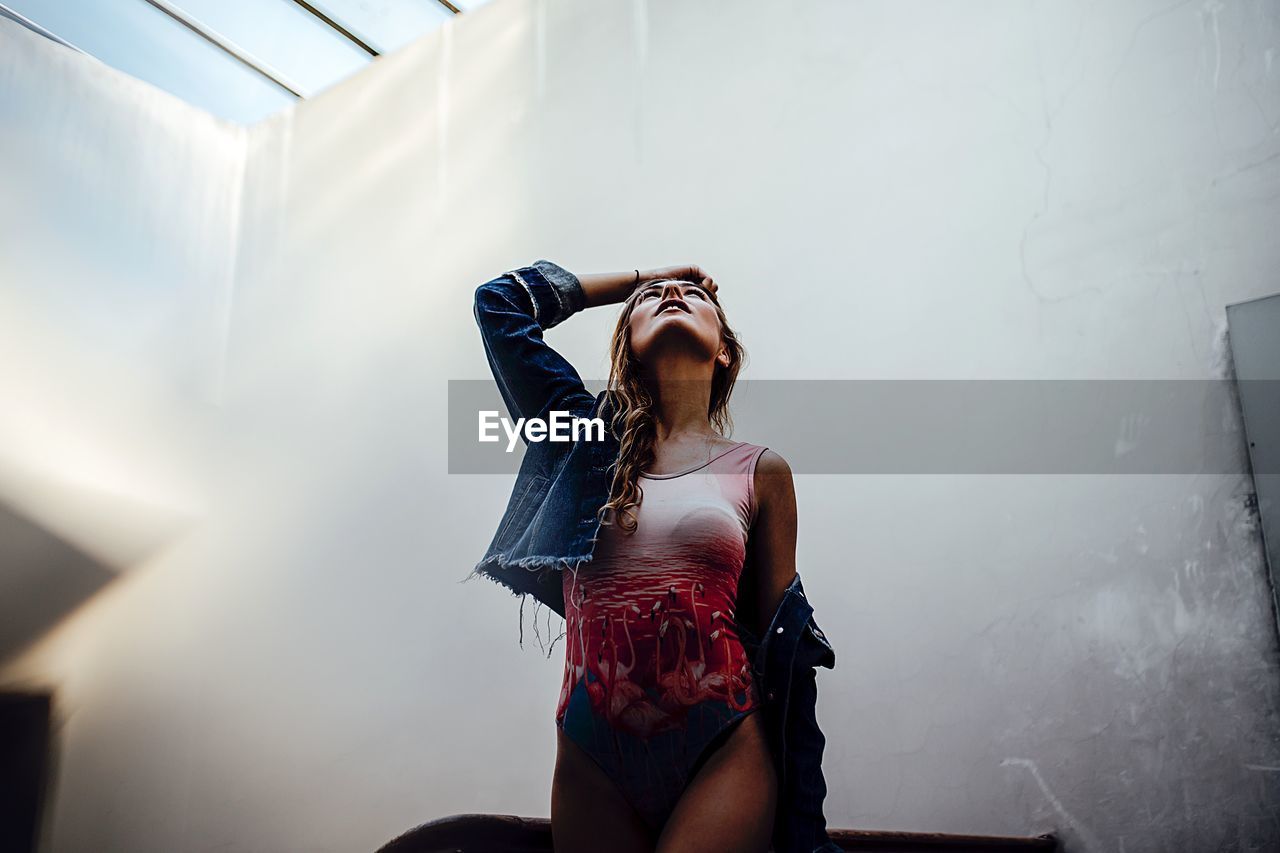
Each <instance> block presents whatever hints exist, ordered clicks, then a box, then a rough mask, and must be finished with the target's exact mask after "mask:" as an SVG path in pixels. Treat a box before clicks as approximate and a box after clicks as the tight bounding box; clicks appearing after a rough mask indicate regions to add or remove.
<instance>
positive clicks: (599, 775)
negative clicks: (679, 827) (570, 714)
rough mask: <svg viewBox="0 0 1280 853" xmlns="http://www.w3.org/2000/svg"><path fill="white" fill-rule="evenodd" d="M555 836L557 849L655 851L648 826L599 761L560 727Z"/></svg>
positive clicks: (565, 852)
mask: <svg viewBox="0 0 1280 853" xmlns="http://www.w3.org/2000/svg"><path fill="white" fill-rule="evenodd" d="M556 741H557V746H556V769H555V775H554V776H553V777H552V780H551V837H552V843H553V844H554V846H555V849H556V853H579V851H583V853H598V851H600V850H610V851H615V850H616V851H618V853H653V842H652V840H651V837H650V835H649V831H648V827H646V826H645V824H644V821H642V820H641V819H640V815H638V814H636V810H635V809H634V808H632V806H631V804H630V803H629V802H627V800H626V798H624V797H623V796H622V792H621V791H620V790H618V786H617V785H616V784H615V783H614V781H613V780H612V779H610V778H609V776H608V775H607V774H606V773H605V772H604V770H603V769H601V767H600V765H599V764H596V762H595V761H594V760H593V759H592V758H591V756H589V755H587V754H586V753H585V752H583V751H582V749H581V747H579V746H578V745H577V744H576V743H574V742H573V741H572V740H570V739H569V737H568V736H567V735H565V733H564V732H563V731H561V730H560V728H559V727H557V728H556Z"/></svg>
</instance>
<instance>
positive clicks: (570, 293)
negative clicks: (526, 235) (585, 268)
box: [532, 260, 587, 328]
mask: <svg viewBox="0 0 1280 853" xmlns="http://www.w3.org/2000/svg"><path fill="white" fill-rule="evenodd" d="M532 266H533V268H534V269H536V270H537V271H538V272H540V273H541V274H542V277H543V278H544V279H546V281H547V283H548V284H550V285H551V288H552V291H553V294H554V296H555V298H556V310H555V311H554V312H552V315H551V317H550V321H549V323H548V325H547V326H546V328H551V326H555V325H558V324H560V323H563V322H564V321H565V320H567V319H569V318H570V317H572V316H573V315H574V314H577V313H578V312H579V311H581V310H582V309H583V308H585V307H586V302H587V296H586V293H585V292H584V291H583V289H582V282H581V281H579V280H578V277H577V276H576V275H574V274H573V273H571V272H569V271H568V270H567V269H565V268H564V267H562V266H560V265H559V264H555V263H552V262H551V261H548V260H537V261H534V262H533V264H532Z"/></svg>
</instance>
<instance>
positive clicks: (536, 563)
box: [458, 554, 592, 658]
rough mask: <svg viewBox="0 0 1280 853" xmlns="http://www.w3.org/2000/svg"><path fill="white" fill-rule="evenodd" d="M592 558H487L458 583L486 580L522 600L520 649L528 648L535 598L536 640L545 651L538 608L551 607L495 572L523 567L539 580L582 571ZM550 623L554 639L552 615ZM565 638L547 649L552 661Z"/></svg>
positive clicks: (550, 611)
mask: <svg viewBox="0 0 1280 853" xmlns="http://www.w3.org/2000/svg"><path fill="white" fill-rule="evenodd" d="M591 556H592V555H590V554H587V555H585V556H581V557H546V556H540V555H534V556H530V557H520V558H518V559H514V560H512V559H510V558H508V557H507V556H506V555H505V554H493V555H491V556H488V557H486V558H484V559H483V560H481V561H480V562H479V563H476V565H475V567H474V568H473V569H472V570H471V571H470V572H468V573H467V575H466V577H464V578H463V579H462V580H460V581H458V583H466V582H467V581H469V580H472V579H473V578H475V577H485V578H488V579H489V580H491V581H494V582H496V583H497V584H499V585H500V586H502V587H504V588H505V589H507V590H508V591H509V592H510V593H511V594H512V595H513V596H516V597H518V598H519V599H520V638H519V645H520V648H522V649H523V648H524V604H525V599H526V598H527V597H529V596H533V601H534V609H533V629H534V636H536V637H537V638H538V644H539V647H540V648H542V647H543V646H542V634H541V632H540V631H539V629H538V608H539V607H547V605H546V604H545V603H544V602H543V601H542V600H541V599H540V598H539V597H538V596H537V595H535V594H534V593H533V592H531V591H530V590H528V589H522V588H520V587H518V586H516V585H515V584H514V583H512V582H511V580H510V579H509V578H508V577H507V576H506V575H504V574H502V573H501V572H500V571H495V567H497V568H498V569H511V568H513V567H520V568H523V569H527V570H528V571H530V572H534V573H536V574H537V575H538V576H539V579H541V578H542V577H543V576H544V575H545V573H546V572H548V571H555V572H563V571H566V570H568V571H576V570H577V569H578V567H579V566H581V565H582V564H583V563H586V562H590V560H591ZM547 611H548V614H551V613H555V614H556V615H557V616H560V617H561V618H562V619H563V618H564V617H563V616H562V615H561V614H559V613H558V612H557V611H555V610H554V609H553V608H551V607H547ZM547 619H548V622H547V634H548V635H550V633H551V625H550V615H548V617H547ZM563 636H564V632H563V630H562V631H561V632H560V634H559V636H557V637H555V638H554V639H552V641H551V646H550V647H548V648H546V655H547V657H548V658H549V657H551V652H552V651H553V650H554V649H555V645H556V641H558V640H559V639H560V638H561V637H563Z"/></svg>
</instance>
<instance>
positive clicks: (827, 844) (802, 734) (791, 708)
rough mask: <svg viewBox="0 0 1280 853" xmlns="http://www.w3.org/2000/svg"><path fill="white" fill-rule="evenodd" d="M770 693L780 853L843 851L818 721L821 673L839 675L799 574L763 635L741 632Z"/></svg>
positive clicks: (767, 723) (775, 837)
mask: <svg viewBox="0 0 1280 853" xmlns="http://www.w3.org/2000/svg"><path fill="white" fill-rule="evenodd" d="M739 630H740V632H742V636H743V642H744V643H745V644H746V645H747V647H748V649H749V651H750V653H751V654H752V656H753V658H754V660H755V668H756V673H757V675H758V676H760V678H761V682H762V684H763V686H764V688H765V690H766V694H765V726H766V729H767V732H768V736H769V738H770V741H771V743H772V747H773V753H774V757H775V759H777V760H778V761H779V767H778V779H779V783H780V784H779V789H778V810H777V817H776V819H775V821H774V830H773V849H774V850H775V851H777V853H832V852H833V851H839V850H840V847H839V846H838V845H836V844H835V843H834V842H832V841H831V838H830V837H829V836H828V835H827V831H826V818H825V816H824V813H823V804H824V801H825V800H826V795H827V785H826V780H825V779H824V777H823V773H822V753H823V750H824V748H825V747H826V738H825V737H824V736H823V734H822V729H821V728H820V727H819V725H818V718H817V701H818V687H817V668H818V667H825V668H827V669H834V668H835V663H836V657H835V650H834V649H833V647H832V645H831V641H830V640H828V639H827V636H826V634H824V633H823V631H822V629H821V628H819V627H818V623H817V621H816V620H815V619H814V616H813V606H812V605H811V604H810V603H809V600H808V596H806V595H805V592H804V584H803V582H802V581H801V580H800V576H799V574H797V575H796V577H795V578H794V579H793V580H792V582H791V585H790V586H789V587H788V588H787V591H786V593H785V594H784V596H783V599H782V603H781V604H780V605H779V607H778V610H777V612H776V613H775V614H774V616H773V619H772V621H771V622H770V624H769V626H768V628H767V629H766V630H765V633H764V636H763V637H756V636H755V635H754V634H752V633H751V631H750V629H746V628H744V627H740V628H739Z"/></svg>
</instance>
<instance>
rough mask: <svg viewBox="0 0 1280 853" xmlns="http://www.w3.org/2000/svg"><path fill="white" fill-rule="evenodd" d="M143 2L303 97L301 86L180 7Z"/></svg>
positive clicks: (158, 1)
mask: <svg viewBox="0 0 1280 853" xmlns="http://www.w3.org/2000/svg"><path fill="white" fill-rule="evenodd" d="M144 2H146V3H149V4H150V5H152V6H154V7H155V8H156V9H158V10H160V11H161V12H163V13H164V14H166V15H168V16H169V17H170V18H172V19H173V20H175V21H177V22H178V23H179V24H182V26H184V27H186V28H187V29H189V30H191V32H193V33H195V34H196V35H198V36H200V38H202V39H204V40H205V41H207V42H209V44H211V45H213V46H214V47H217V48H219V49H220V50H222V51H223V52H224V53H226V54H228V55H229V56H231V57H232V58H233V59H235V60H236V61H238V62H239V63H240V64H242V65H244V66H246V67H247V68H250V69H251V70H253V71H256V72H257V73H259V74H261V75H262V76H263V77H265V78H267V79H268V80H270V81H271V82H272V83H275V84H276V85H277V86H279V87H280V88H281V89H284V90H285V91H286V92H288V93H289V94H291V95H293V96H294V97H295V98H301V97H303V95H302V90H301V87H300V86H298V85H297V84H296V83H294V82H293V81H291V80H289V78H287V77H285V76H284V75H283V74H281V73H280V72H279V71H277V70H276V69H274V68H272V67H271V66H270V65H268V64H267V63H265V62H263V61H262V60H260V59H258V58H256V57H254V56H253V55H252V54H250V53H248V52H247V51H245V50H244V49H242V48H240V47H238V46H236V44H235V43H234V42H232V41H230V40H228V39H226V38H224V37H223V36H221V35H219V34H218V33H217V32H215V31H214V30H212V29H210V28H209V27H208V26H206V25H205V24H203V23H201V22H200V21H198V20H196V19H195V18H193V17H191V16H190V15H188V14H187V13H186V12H183V11H182V10H181V9H179V8H177V7H176V6H174V5H173V4H171V3H169V2H168V0H144Z"/></svg>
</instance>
